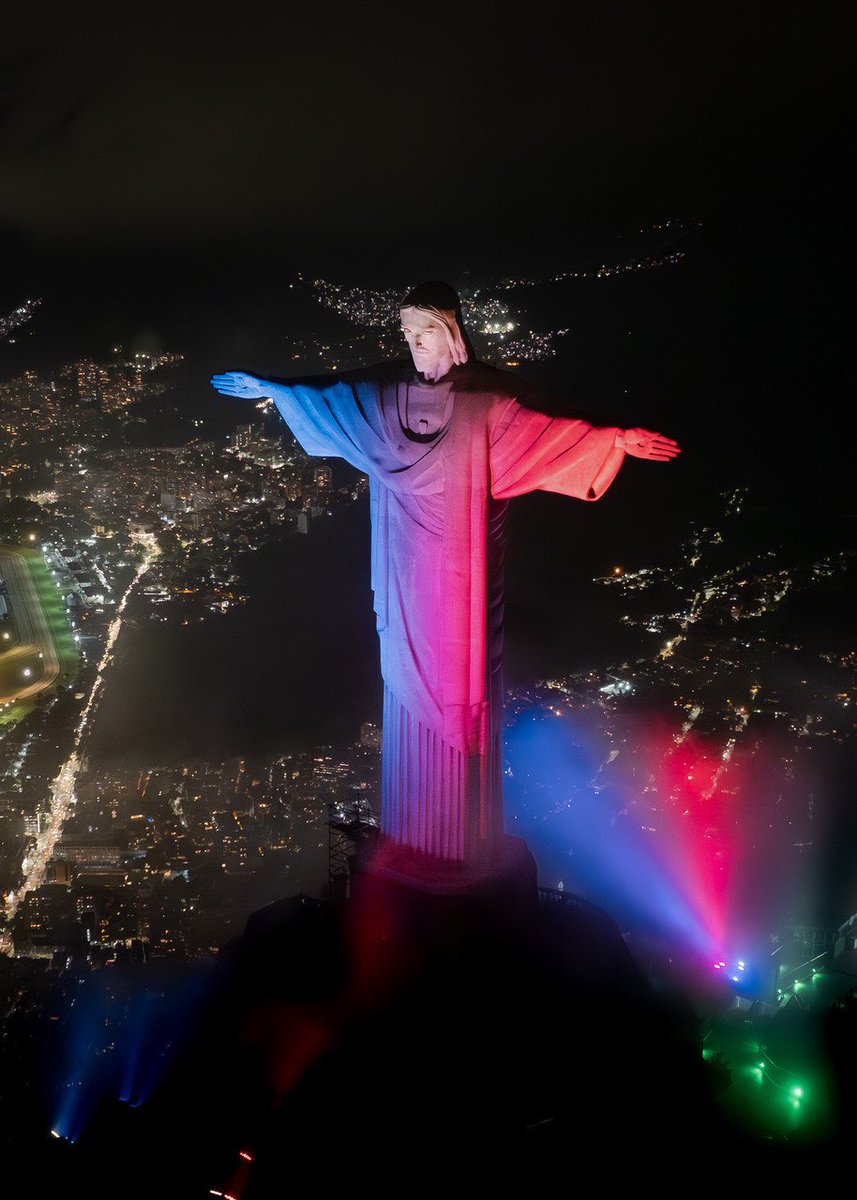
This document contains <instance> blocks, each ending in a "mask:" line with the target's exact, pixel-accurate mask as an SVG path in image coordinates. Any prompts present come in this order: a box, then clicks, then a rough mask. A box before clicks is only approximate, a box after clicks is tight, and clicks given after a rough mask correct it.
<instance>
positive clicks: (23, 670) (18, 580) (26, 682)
mask: <svg viewBox="0 0 857 1200" xmlns="http://www.w3.org/2000/svg"><path fill="white" fill-rule="evenodd" d="M0 574H2V576H3V578H4V580H5V581H6V586H7V592H8V603H9V608H10V610H11V617H10V618H8V619H7V620H6V621H4V623H3V624H4V626H5V627H6V628H5V629H4V632H8V633H9V634H10V637H9V638H8V639H3V641H2V642H0V705H3V709H2V710H0V722H2V723H3V724H8V723H10V722H12V721H15V720H19V719H20V718H21V717H22V716H25V715H26V713H27V712H29V711H30V710H31V709H32V707H33V705H34V703H35V697H36V696H37V695H38V693H39V692H41V691H45V690H47V689H49V688H51V687H54V686H56V685H57V684H58V683H67V682H69V681H70V680H72V679H73V678H74V677H75V675H76V674H77V670H78V666H79V662H80V659H79V655H78V651H77V646H76V644H75V641H74V637H73V635H72V631H71V627H70V625H69V622H68V617H67V615H66V608H65V603H64V601H63V598H62V595H61V594H60V591H59V589H58V588H57V586H56V583H55V582H54V580H53V578H52V577H51V574H50V571H49V570H48V568H47V566H46V564H45V561H44V559H43V558H42V556H41V554H40V553H39V552H38V551H37V550H31V549H29V548H28V547H21V546H10V547H3V548H0ZM40 684H41V686H39V685H40ZM22 692H24V694H23V695H22V694H21V693H22Z"/></svg>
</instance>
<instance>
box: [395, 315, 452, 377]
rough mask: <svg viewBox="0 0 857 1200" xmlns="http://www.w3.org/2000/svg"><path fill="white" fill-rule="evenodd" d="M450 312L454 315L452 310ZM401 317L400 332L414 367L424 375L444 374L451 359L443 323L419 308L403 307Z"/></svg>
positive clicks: (446, 330) (448, 334)
mask: <svg viewBox="0 0 857 1200" xmlns="http://www.w3.org/2000/svg"><path fill="white" fill-rule="evenodd" d="M450 316H451V317H452V318H453V319H454V317H455V314H454V313H451V314H450ZM401 317H402V333H403V334H404V335H405V340H406V341H407V343H408V348H409V350H410V352H411V358H412V359H413V360H414V366H415V367H416V369H417V370H418V371H421V372H422V373H423V375H425V376H426V378H427V379H437V378H439V377H440V376H441V375H445V374H446V372H447V371H448V370H449V368H450V367H451V366H452V363H453V357H452V347H451V337H450V333H449V330H448V328H447V327H446V325H444V323H443V322H442V321H441V320H439V319H438V318H437V317H436V316H435V315H434V313H430V312H424V311H423V310H422V309H419V308H403V309H401Z"/></svg>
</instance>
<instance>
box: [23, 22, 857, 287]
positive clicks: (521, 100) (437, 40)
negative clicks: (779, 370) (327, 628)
mask: <svg viewBox="0 0 857 1200" xmlns="http://www.w3.org/2000/svg"><path fill="white" fill-rule="evenodd" d="M842 20H844V18H843V17H842V13H841V11H840V12H838V13H837V10H836V9H835V8H834V7H833V6H830V7H828V6H822V8H821V9H818V8H815V9H813V7H812V6H810V5H806V4H792V3H783V4H780V5H777V6H776V7H773V6H770V5H758V4H747V5H728V4H727V5H714V4H710V5H690V6H689V5H682V4H679V3H675V4H656V5H639V4H611V5H604V4H601V3H587V4H581V3H572V4H571V5H569V6H568V8H567V10H566V12H565V15H564V16H562V17H561V18H560V21H559V23H557V20H556V13H555V10H553V9H552V6H548V5H540V4H536V5H527V6H526V7H525V8H524V7H521V6H518V7H516V8H515V9H514V10H508V11H504V10H503V9H497V8H492V7H487V8H486V7H485V6H481V5H480V6H478V7H477V6H473V8H472V10H468V8H466V7H464V6H456V7H454V8H441V7H430V8H429V9H425V8H416V7H410V8H409V7H407V6H404V5H399V6H390V5H361V6H359V7H358V8H356V9H353V10H351V11H348V12H343V11H342V10H340V9H338V8H337V7H336V6H333V5H330V4H326V3H316V4H312V5H302V6H299V7H298V6H292V5H288V6H285V5H284V6H282V7H281V8H280V9H279V11H277V10H272V7H271V6H270V5H267V4H265V5H262V4H258V3H252V2H250V3H243V4H242V5H240V6H233V7H231V8H229V9H228V10H219V9H217V8H216V7H215V6H211V7H210V8H209V7H207V6H206V7H203V6H200V5H188V6H175V5H173V4H167V3H162V2H157V0H153V2H150V3H148V4H146V5H142V6H127V7H126V6H115V7H113V8H111V7H109V6H104V5H98V4H91V3H82V4H75V5H67V6H66V5H63V6H60V5H43V4H41V5H40V4H35V5H32V6H27V7H24V6H17V8H16V9H15V11H13V12H12V13H11V14H10V15H9V16H8V17H7V18H6V20H5V21H4V31H3V41H2V48H0V79H2V91H0V238H2V239H3V244H4V249H5V255H6V258H7V264H9V265H11V266H12V268H13V270H12V275H13V276H14V277H16V278H17V273H18V270H20V269H21V268H22V267H26V265H27V264H28V263H29V266H30V269H32V268H33V259H34V258H38V259H42V258H47V259H49V260H52V261H53V262H54V263H55V264H57V263H59V262H60V261H61V256H63V258H62V261H66V262H68V263H72V262H77V263H83V262H84V261H85V258H84V256H89V263H90V272H89V276H90V278H89V280H88V282H85V281H80V283H81V287H82V290H83V291H90V290H97V288H98V276H99V272H100V271H101V270H102V269H104V268H105V267H106V266H107V265H108V264H109V263H110V262H112V264H113V266H114V268H115V266H116V260H117V258H118V259H120V260H121V262H122V263H124V264H125V266H126V267H127V266H131V265H136V264H137V262H138V260H139V257H140V256H147V257H148V256H150V255H151V254H152V253H153V252H154V253H155V254H156V255H157V256H158V261H159V266H160V268H161V269H162V270H165V271H166V270H169V264H171V263H175V269H176V270H177V271H178V272H179V273H180V272H181V269H182V268H181V263H182V261H183V260H184V261H185V263H190V262H191V261H199V260H202V261H207V262H209V263H210V261H211V257H212V256H216V258H217V260H218V261H219V262H220V263H221V264H222V269H223V270H224V271H227V272H228V271H231V270H233V269H234V266H235V263H236V262H237V263H239V264H241V263H244V264H246V262H247V261H249V260H248V258H247V257H246V256H248V255H255V256H260V257H262V258H267V259H268V261H271V262H275V261H276V260H277V259H281V258H283V259H286V260H289V259H291V258H292V257H293V256H294V254H295V251H296V249H297V248H298V247H300V248H301V250H302V252H306V251H307V249H309V250H310V252H312V251H317V252H318V254H319V255H323V256H324V257H326V258H328V259H330V260H331V261H334V262H336V261H338V262H340V263H341V265H342V267H343V268H346V267H347V260H350V259H351V258H353V259H354V260H355V261H356V262H357V263H358V264H360V265H362V264H368V263H370V262H374V263H376V264H383V265H384V266H385V267H386V268H388V269H389V267H390V264H391V260H392V261H393V262H399V261H401V256H402V254H403V253H404V254H405V257H406V258H408V257H410V258H414V259H418V258H420V256H423V257H424V258H425V259H429V260H431V261H437V258H438V257H439V256H441V255H442V256H443V257H444V258H446V257H447V255H448V254H449V252H450V250H451V251H452V254H456V253H461V252H463V251H464V249H465V248H469V249H470V250H471V251H472V250H473V248H474V247H476V248H477V249H476V254H477V257H481V258H482V259H484V260H486V261H487V259H488V258H490V257H491V255H495V256H498V257H497V258H496V261H495V262H494V263H493V264H492V265H495V266H501V265H503V264H502V261H501V257H500V256H501V255H502V247H504V246H505V247H508V255H509V257H510V258H512V259H514V260H515V261H516V263H517V262H518V261H520V259H521V258H522V257H526V256H527V253H528V252H529V251H533V250H535V249H536V248H538V249H542V250H543V249H544V248H545V246H553V247H556V246H557V245H558V244H561V243H564V242H565V241H567V240H570V241H571V242H573V240H574V237H575V233H576V231H577V232H579V231H580V230H581V229H585V228H587V226H588V225H590V224H591V223H593V222H599V221H605V220H608V221H609V220H610V219H612V218H613V217H614V216H617V217H618V216H621V215H628V214H633V215H634V216H635V217H643V218H645V217H647V216H651V217H652V218H662V217H664V216H665V215H674V214H676V213H678V212H685V213H686V212H695V213H701V214H702V215H708V214H709V213H711V212H712V211H715V210H717V209H718V207H719V206H722V205H723V204H724V203H728V202H729V201H732V200H734V199H735V198H736V197H737V198H741V197H744V196H747V195H767V194H776V195H779V196H780V197H784V196H788V197H790V199H791V200H792V201H793V202H795V203H796V204H799V203H803V201H804V200H805V194H808V195H811V196H813V197H815V198H816V199H817V198H818V196H819V194H824V193H827V192H829V191H830V190H831V189H835V187H836V178H837V175H838V172H839V171H841V170H842V167H843V164H842V154H841V152H840V153H836V152H835V148H836V147H837V145H838V146H839V147H840V148H841V147H842V146H844V145H846V144H847V142H846V141H843V140H841V139H843V138H844V137H845V131H846V128H847V124H846V116H845V107H846V103H845V95H846V93H845V76H846V71H847V51H846V45H847V40H848V39H847V36H846V34H847V31H846V30H845V29H843V28H841V27H840V22H841V21H842ZM405 247H407V251H404V249H403V248H405ZM65 256H67V257H65ZM343 260H346V261H343ZM413 265H414V266H415V267H416V266H417V265H418V264H417V263H416V262H414V264H413ZM425 265H426V266H428V263H426V264H425ZM444 265H445V264H444ZM8 283H9V277H8V276H7V281H6V285H7V286H8ZM4 291H5V287H4Z"/></svg>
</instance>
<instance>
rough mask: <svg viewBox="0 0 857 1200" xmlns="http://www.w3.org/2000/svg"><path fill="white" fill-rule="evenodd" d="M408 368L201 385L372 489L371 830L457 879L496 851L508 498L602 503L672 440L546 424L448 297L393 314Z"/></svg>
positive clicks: (480, 867) (415, 295)
mask: <svg viewBox="0 0 857 1200" xmlns="http://www.w3.org/2000/svg"><path fill="white" fill-rule="evenodd" d="M401 320H402V330H403V332H404V335H405V338H406V339H407V343H408V346H409V348H410V352H411V357H412V360H413V361H412V362H407V361H401V362H393V363H383V364H380V365H379V366H375V367H371V368H367V369H363V370H356V371H351V372H347V373H346V372H343V373H342V374H341V375H325V376H319V377H315V378H303V379H292V380H288V381H281V380H277V381H274V380H270V379H263V378H260V377H259V376H257V375H251V374H248V373H246V372H243V371H230V372H227V373H226V374H223V375H215V376H213V377H212V380H211V382H212V384H213V386H214V387H215V388H216V389H217V390H218V391H219V392H222V393H224V394H225V395H229V396H240V397H246V398H248V399H257V398H261V397H270V398H272V399H273V401H274V403H275V405H276V406H277V409H278V410H279V412H280V413H281V415H282V417H283V419H284V420H285V422H286V424H287V425H288V426H289V428H290V429H291V431H292V433H293V434H294V436H295V437H296V438H297V440H298V442H299V443H300V445H301V446H302V447H303V449H304V450H305V451H306V453H307V454H310V455H324V456H328V455H332V456H338V457H341V458H344V459H345V460H346V462H349V463H351V465H352V466H354V467H356V468H357V469H358V470H359V471H363V472H365V473H366V475H367V476H368V477H369V487H370V490H369V497H370V511H371V520H372V576H371V578H372V589H373V591H374V596H375V613H376V616H377V628H378V636H379V639H380V644H381V674H382V676H383V680H384V715H383V743H382V770H381V832H382V836H383V837H384V839H385V841H386V842H387V843H388V844H390V843H392V844H393V845H395V846H399V847H401V848H402V849H403V850H404V849H405V848H409V849H410V850H411V851H413V852H415V853H416V857H417V858H421V859H422V861H428V862H431V861H435V862H437V863H438V865H439V866H443V867H445V868H446V869H449V868H452V869H455V868H460V869H461V871H462V873H463V874H464V875H468V874H472V875H473V876H479V875H481V874H482V873H484V872H486V871H490V869H491V866H492V864H493V863H494V862H495V861H496V860H497V858H498V855H499V854H500V847H501V843H502V841H503V792H502V710H503V686H502V657H503V556H504V548H505V524H506V513H507V509H508V507H509V503H508V502H509V500H511V499H512V498H513V497H515V496H521V495H523V494H524V493H526V492H531V491H534V490H536V489H541V490H543V491H551V492H562V493H564V494H565V495H567V496H574V497H576V498H577V499H579V500H597V499H598V498H599V497H600V496H603V494H604V492H605V491H606V490H607V488H608V487H609V486H610V484H611V483H612V481H613V479H614V478H615V476H616V473H617V471H618V470H619V467H620V466H621V465H622V462H623V460H624V457H625V455H626V454H632V455H634V456H635V457H636V458H645V459H651V460H653V461H656V462H657V461H659V462H666V461H668V460H670V459H672V458H674V457H675V456H676V455H677V454H678V453H679V448H678V446H677V444H676V443H675V442H674V441H673V440H672V439H670V438H666V437H662V436H661V435H660V434H658V433H651V432H649V431H648V430H645V429H626V430H621V429H618V428H616V427H614V426H608V427H604V428H598V427H595V426H592V425H590V424H589V423H588V422H586V421H584V420H578V419H569V418H562V417H550V416H547V415H545V414H544V413H541V412H538V411H536V410H535V408H534V407H533V406H532V405H531V404H530V403H528V397H531V396H532V389H531V388H530V387H528V386H527V385H526V384H525V383H524V382H523V381H522V380H521V379H519V377H518V376H517V375H515V374H513V373H512V372H509V371H500V370H496V369H494V368H492V367H489V366H487V365H486V364H485V363H482V362H479V361H478V360H477V359H476V358H475V356H474V354H473V350H472V348H471V346H470V342H469V339H468V337H467V334H466V331H465V329H464V324H463V322H462V318H461V307H460V303H459V299H458V296H457V295H456V293H455V291H454V290H453V289H452V288H451V287H449V286H448V285H447V284H444V283H439V282H431V283H423V284H420V285H418V286H417V287H416V288H414V289H413V291H411V292H410V293H409V294H408V295H407V296H406V297H405V298H404V300H403V301H402V303H401Z"/></svg>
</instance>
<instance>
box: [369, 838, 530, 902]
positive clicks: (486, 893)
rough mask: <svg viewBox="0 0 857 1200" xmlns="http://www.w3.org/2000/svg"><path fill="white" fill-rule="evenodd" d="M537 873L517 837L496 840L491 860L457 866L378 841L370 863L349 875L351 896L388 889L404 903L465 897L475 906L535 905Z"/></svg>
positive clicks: (524, 846)
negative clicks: (409, 898)
mask: <svg viewBox="0 0 857 1200" xmlns="http://www.w3.org/2000/svg"><path fill="white" fill-rule="evenodd" d="M537 887H538V872H537V870H536V861H535V859H534V858H533V856H532V854H531V853H530V851H529V848H528V847H527V844H526V842H525V841H524V840H523V838H516V837H509V836H504V837H502V838H501V839H500V840H499V841H498V842H497V844H496V846H495V849H494V854H493V856H492V858H491V859H487V858H486V860H484V861H481V862H478V863H475V864H474V863H472V862H468V863H460V862H453V861H450V860H449V859H441V858H435V857H434V856H433V855H430V854H424V853H422V852H421V851H419V850H414V849H413V848H412V847H410V846H404V845H402V844H401V843H398V842H394V841H392V840H389V839H382V840H381V841H380V842H379V843H378V844H377V845H376V846H374V847H373V848H372V855H371V858H368V859H367V861H366V862H361V863H358V864H357V866H356V869H355V870H354V872H353V875H352V895H359V894H360V893H361V892H364V893H365V892H366V890H367V889H371V888H376V889H377V888H381V889H384V888H386V889H388V890H389V891H390V894H391V895H392V894H394V893H397V894H401V896H402V898H403V899H404V898H405V897H406V896H407V895H408V894H410V893H413V894H415V895H419V896H437V897H442V896H446V897H449V898H450V899H455V898H457V899H459V900H463V899H465V898H468V897H469V898H471V899H472V900H473V901H474V902H475V903H477V904H478V903H480V902H481V903H485V902H486V901H488V902H491V901H495V902H499V903H500V904H501V905H506V904H509V903H514V904H515V905H516V906H521V905H523V906H525V907H526V906H528V905H530V904H535V903H536V900H537Z"/></svg>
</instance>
